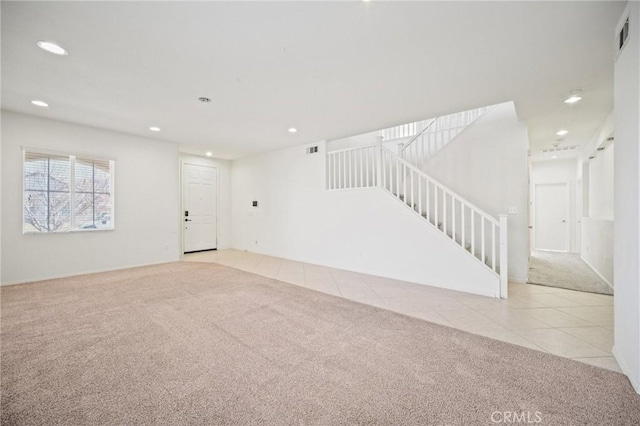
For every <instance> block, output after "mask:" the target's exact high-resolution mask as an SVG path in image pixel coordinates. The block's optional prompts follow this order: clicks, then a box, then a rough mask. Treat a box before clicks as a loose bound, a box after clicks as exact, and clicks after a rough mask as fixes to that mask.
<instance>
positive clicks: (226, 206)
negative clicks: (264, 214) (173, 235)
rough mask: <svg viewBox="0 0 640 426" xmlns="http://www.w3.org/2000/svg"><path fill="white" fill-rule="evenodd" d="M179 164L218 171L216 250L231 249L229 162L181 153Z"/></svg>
mask: <svg viewBox="0 0 640 426" xmlns="http://www.w3.org/2000/svg"><path fill="white" fill-rule="evenodd" d="M180 162H181V163H182V164H195V165H198V166H208V167H215V168H216V169H217V170H218V203H217V205H218V220H217V224H218V247H217V248H218V250H224V249H228V248H231V161H229V160H221V159H218V158H210V157H201V156H199V155H193V154H184V153H181V154H180ZM181 179H182V176H181ZM182 224H183V222H182V217H180V226H182ZM181 235H182V232H181Z"/></svg>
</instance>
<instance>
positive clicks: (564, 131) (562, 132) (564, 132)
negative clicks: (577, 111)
mask: <svg viewBox="0 0 640 426" xmlns="http://www.w3.org/2000/svg"><path fill="white" fill-rule="evenodd" d="M567 133H569V131H568V130H560V131H558V132H557V133H556V135H558V136H564V135H566V134H567Z"/></svg>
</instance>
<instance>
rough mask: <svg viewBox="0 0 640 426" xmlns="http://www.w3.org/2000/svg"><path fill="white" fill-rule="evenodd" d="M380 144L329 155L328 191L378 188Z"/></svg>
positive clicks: (342, 150)
mask: <svg viewBox="0 0 640 426" xmlns="http://www.w3.org/2000/svg"><path fill="white" fill-rule="evenodd" d="M379 155H380V153H379V149H378V144H373V145H367V146H361V147H355V148H347V149H341V150H338V151H332V152H328V153H327V173H326V175H327V189H330V190H336V189H354V188H368V187H374V186H378V161H377V157H378V156H379Z"/></svg>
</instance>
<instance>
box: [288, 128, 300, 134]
mask: <svg viewBox="0 0 640 426" xmlns="http://www.w3.org/2000/svg"><path fill="white" fill-rule="evenodd" d="M297 131H298V129H296V128H295V127H290V128H289V133H295V132H297Z"/></svg>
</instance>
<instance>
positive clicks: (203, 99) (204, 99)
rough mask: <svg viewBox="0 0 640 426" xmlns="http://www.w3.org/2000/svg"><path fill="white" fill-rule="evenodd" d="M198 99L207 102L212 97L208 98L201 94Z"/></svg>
mask: <svg viewBox="0 0 640 426" xmlns="http://www.w3.org/2000/svg"><path fill="white" fill-rule="evenodd" d="M198 100H199V101H200V102H204V103H205V104H206V103H209V102H211V99H209V98H207V97H206V96H201V97H199V98H198Z"/></svg>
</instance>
